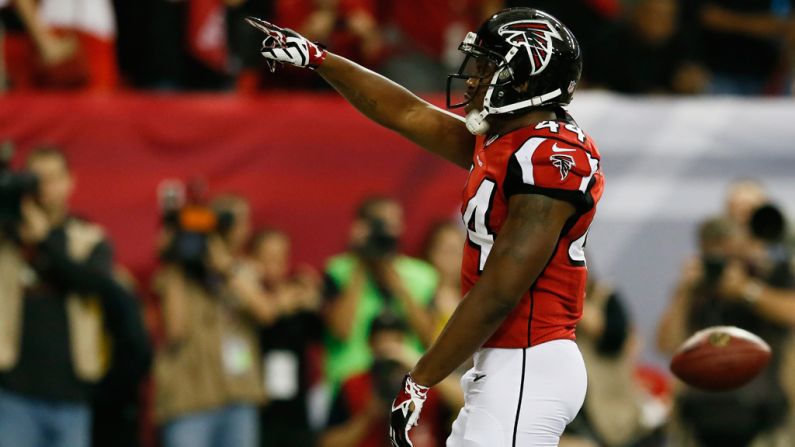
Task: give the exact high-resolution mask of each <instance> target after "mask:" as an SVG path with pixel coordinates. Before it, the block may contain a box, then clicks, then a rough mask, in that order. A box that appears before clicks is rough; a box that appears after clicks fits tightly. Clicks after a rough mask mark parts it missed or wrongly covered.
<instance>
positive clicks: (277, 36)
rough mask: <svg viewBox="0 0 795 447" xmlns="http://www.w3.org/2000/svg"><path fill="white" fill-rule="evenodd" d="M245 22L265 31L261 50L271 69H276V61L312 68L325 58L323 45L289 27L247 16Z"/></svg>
mask: <svg viewBox="0 0 795 447" xmlns="http://www.w3.org/2000/svg"><path fill="white" fill-rule="evenodd" d="M246 22H248V23H249V25H251V26H253V27H254V28H257V29H258V30H260V31H262V32H263V33H265V40H263V41H262V50H261V51H262V56H264V57H265V59H267V62H268V68H270V70H271V71H275V70H276V63H280V64H290V65H295V66H296V67H301V68H306V67H309V68H311V69H313V70H314V69H315V68H317V67H319V66H320V64H322V63H323V61H324V60H325V59H326V55H327V54H328V52H327V51H326V50H325V49H324V48H323V47H321V46H320V45H318V44H315V43H313V42H310V41H309V40H307V39H306V38H305V37H304V36H302V35H300V34H298V33H296V32H295V31H293V30H291V29H289V28H279V27H278V26H276V25H274V24H272V23H270V22H266V21H265V20H262V19H258V18H256V17H247V18H246Z"/></svg>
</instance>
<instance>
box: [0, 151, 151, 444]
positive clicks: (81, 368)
mask: <svg viewBox="0 0 795 447" xmlns="http://www.w3.org/2000/svg"><path fill="white" fill-rule="evenodd" d="M26 167H27V169H28V171H30V173H31V174H33V175H35V177H36V179H37V184H38V186H37V187H35V188H31V189H30V190H27V191H20V192H23V194H22V195H21V196H19V198H20V199H21V200H20V201H19V202H20V203H19V209H18V210H17V211H18V212H19V216H16V217H15V216H14V214H16V211H15V212H14V213H8V211H9V210H10V209H11V208H15V207H16V205H15V204H13V203H10V202H13V201H14V200H12V196H13V194H7V191H3V194H4V197H5V199H6V200H7V202H5V203H4V204H3V205H4V208H3V209H4V211H3V216H2V220H3V222H2V224H3V225H2V227H3V231H2V233H0V328H2V329H3V330H2V335H1V336H0V446H1V447H19V446H29V445H31V446H32V445H35V446H68V447H81V446H88V445H89V444H90V424H91V419H92V414H91V413H92V412H91V407H90V400H91V397H92V393H91V391H92V385H94V384H96V383H97V382H99V381H100V379H102V378H103V377H104V375H105V373H106V371H107V368H108V366H109V361H108V360H109V359H108V358H107V356H106V355H105V351H104V349H103V348H104V347H105V346H107V340H105V339H104V337H103V331H107V332H108V333H109V334H110V335H111V336H112V337H113V344H114V345H116V346H119V347H123V348H125V349H126V350H127V351H126V352H125V356H126V357H125V358H124V359H115V360H114V362H117V361H118V362H120V363H119V364H125V365H126V366H127V367H128V368H129V369H128V371H126V373H127V374H126V375H125V379H126V381H125V386H126V387H135V386H136V385H137V383H138V381H139V380H140V378H141V377H142V376H143V374H145V372H146V370H147V367H148V361H149V347H148V342H147V339H146V334H145V333H144V330H143V326H142V324H141V319H140V312H139V310H138V309H137V303H136V301H135V299H134V297H132V296H131V295H130V294H129V293H127V292H126V291H125V290H124V289H123V288H122V287H121V286H119V285H118V283H116V282H115V281H114V280H113V279H112V275H111V250H110V246H109V245H108V243H107V241H106V240H105V237H104V233H103V231H102V229H101V228H100V227H98V226H96V225H94V224H91V223H89V222H86V221H84V220H82V219H79V218H77V217H74V216H72V215H71V214H70V212H69V197H70V196H71V193H72V190H73V188H74V179H73V177H72V175H71V173H70V171H69V165H68V163H67V160H66V158H65V156H64V155H63V153H61V152H60V151H58V150H57V149H52V148H42V149H37V150H34V151H33V152H31V153H30V155H29V156H28V158H27V163H26ZM3 175H5V176H6V177H5V178H6V179H9V178H11V177H9V176H13V175H15V174H14V173H7V172H4V173H3ZM16 175H18V176H21V175H22V174H16ZM18 178H20V177H18ZM14 183H15V182H13V181H11V182H4V187H8V186H9V184H11V185H13V184H14ZM17 184H20V183H19V182H17ZM7 205H13V206H11V207H10V208H7V207H6V206H7ZM117 383H118V382H117Z"/></svg>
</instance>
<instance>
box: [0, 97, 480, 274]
mask: <svg viewBox="0 0 795 447" xmlns="http://www.w3.org/2000/svg"><path fill="white" fill-rule="evenodd" d="M6 139H10V140H12V141H13V142H15V143H16V144H17V146H18V147H19V148H20V150H21V151H20V153H18V154H17V162H20V161H21V159H22V158H23V157H24V154H25V152H26V151H28V150H30V148H31V147H34V146H36V145H40V144H55V145H57V146H60V147H61V148H63V149H64V150H65V151H66V153H67V155H68V157H69V159H70V161H71V164H72V167H73V170H74V171H75V173H76V176H77V191H76V194H75V197H74V200H73V205H74V209H75V210H76V211H77V212H78V213H80V214H83V215H86V216H88V217H89V218H91V219H93V220H95V221H97V222H99V223H101V224H102V225H104V226H105V227H106V228H107V229H108V231H109V233H110V235H111V237H112V238H113V241H114V243H115V246H116V249H117V259H119V260H120V261H121V262H122V263H123V264H125V265H127V266H128V267H129V268H131V269H132V270H133V271H134V272H135V273H137V274H138V275H139V277H143V276H145V274H146V273H147V272H148V271H149V270H150V269H151V267H152V266H153V265H154V262H155V235H156V231H157V226H158V221H159V220H158V219H159V215H158V206H157V196H156V190H157V186H158V184H159V183H160V182H161V181H162V180H163V179H166V178H181V179H187V178H189V177H192V176H196V175H202V176H204V177H205V178H206V179H207V181H208V182H209V185H210V188H211V191H212V192H215V193H220V192H237V193H240V194H242V195H244V196H245V197H247V198H248V199H249V200H250V201H251V202H252V206H253V210H254V219H255V223H256V224H258V225H266V224H267V225H272V226H277V227H280V228H284V229H285V230H287V232H288V233H289V234H290V235H291V236H292V238H293V241H294V258H295V259H296V261H298V262H309V263H312V264H314V265H316V266H320V265H322V262H323V260H324V259H325V258H326V257H328V256H329V255H332V254H334V253H336V252H339V251H341V250H343V249H344V248H345V243H346V239H347V234H348V225H349V224H350V221H351V217H352V214H353V210H354V207H355V205H356V203H357V202H358V201H359V200H360V199H362V198H363V197H365V196H367V195H370V194H375V193H385V194H389V195H393V196H395V197H396V198H398V199H399V200H400V201H401V202H402V203H403V204H404V206H405V208H406V217H407V228H408V234H407V236H406V238H405V247H406V248H407V249H408V250H409V251H412V252H415V253H416V252H417V251H418V249H419V245H420V244H421V241H422V238H423V236H424V232H425V231H426V230H427V228H428V225H429V224H430V223H432V222H433V221H435V220H437V219H441V218H448V217H453V216H454V215H455V213H456V212H457V209H458V206H459V200H460V190H461V188H462V187H463V183H464V181H465V178H466V172H465V171H464V170H462V169H460V168H458V167H456V166H454V165H452V164H450V163H448V162H445V161H444V160H442V159H439V158H437V157H435V156H434V155H431V154H428V153H425V152H424V151H422V150H421V149H419V148H417V147H416V146H414V145H413V144H411V143H409V142H407V141H406V140H404V139H403V138H401V137H400V136H399V135H397V134H395V133H393V132H390V131H388V130H385V129H382V128H380V127H378V126H377V125H375V124H373V123H371V122H369V121H368V120H367V119H366V118H364V117H363V116H361V115H360V114H359V113H358V112H357V111H356V110H354V109H353V108H352V107H351V106H349V105H347V104H346V103H345V102H344V101H343V100H341V99H340V98H338V97H336V96H333V95H321V96H313V95H295V94H292V95H287V94H284V95H278V96H277V95H273V96H268V97H259V98H247V97H237V96H165V95H164V96H142V95H130V96H71V95H42V96H27V95H26V96H15V95H9V96H5V97H2V98H0V140H6Z"/></svg>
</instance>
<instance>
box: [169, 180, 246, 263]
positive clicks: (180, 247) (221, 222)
mask: <svg viewBox="0 0 795 447" xmlns="http://www.w3.org/2000/svg"><path fill="white" fill-rule="evenodd" d="M158 195H159V198H160V207H161V212H162V222H163V225H164V226H165V227H166V228H167V229H169V230H171V231H172V237H171V239H170V241H169V243H168V245H167V246H166V247H165V249H164V250H163V252H162V254H161V257H162V259H163V260H165V261H169V262H174V263H177V264H180V265H182V266H183V268H185V270H186V272H188V273H189V274H192V275H193V276H195V277H198V278H203V277H204V276H205V275H206V273H207V272H206V267H205V257H206V255H207V240H208V238H209V236H210V235H212V234H220V235H223V234H225V233H226V232H227V231H229V229H230V228H231V227H232V225H233V224H234V215H233V214H232V213H216V212H215V211H214V210H212V209H211V208H210V207H209V206H208V200H207V188H206V185H205V183H204V182H203V181H201V180H193V181H191V182H190V183H189V184H188V185H187V187H186V186H185V184H183V183H182V182H180V181H179V180H167V181H164V182H163V183H161V185H160V187H159V193H158Z"/></svg>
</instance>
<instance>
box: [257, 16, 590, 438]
mask: <svg viewBox="0 0 795 447" xmlns="http://www.w3.org/2000/svg"><path fill="white" fill-rule="evenodd" d="M249 21H250V23H251V24H252V25H253V26H255V27H257V28H259V29H260V30H261V31H262V32H263V33H265V40H264V41H263V49H262V54H263V56H264V57H265V58H266V59H267V61H268V63H269V65H270V66H271V69H274V68H275V66H276V64H279V63H281V64H292V65H296V66H299V67H307V68H310V69H314V70H315V71H316V72H317V73H318V74H319V75H320V76H322V77H323V78H324V79H325V80H326V81H327V82H328V83H329V84H331V85H332V86H333V87H334V88H335V89H336V90H337V91H338V92H339V93H340V94H341V95H342V96H343V97H345V99H347V100H348V101H349V102H350V103H351V104H353V106H354V107H356V108H357V109H359V110H360V111H361V112H362V113H363V114H365V115H366V116H367V117H369V118H370V119H372V120H373V121H375V122H377V123H378V124H381V125H382V126H385V127H387V128H389V129H392V130H394V131H396V132H399V133H400V134H402V135H403V136H405V137H406V138H408V139H409V140H411V141H413V142H415V143H417V144H418V145H420V146H422V147H424V148H425V149H427V150H429V151H431V152H433V153H435V154H438V155H440V156H442V157H444V158H446V159H447V160H449V161H451V162H453V163H455V164H457V165H459V166H461V167H462V168H464V169H468V170H469V179H468V180H467V183H466V184H465V185H464V193H463V204H462V207H461V212H462V216H463V221H464V224H465V225H466V226H467V229H468V241H467V244H466V248H465V253H464V261H463V265H462V279H463V292H464V294H465V295H464V298H463V300H462V301H461V303H460V304H459V306H458V308H457V309H456V311H455V313H454V314H453V316H452V317H451V318H450V320H449V322H448V323H447V326H446V327H445V329H444V330H443V331H442V333H441V334H440V335H439V337H438V338H437V340H436V341H435V342H434V344H433V345H432V346H431V347H430V349H429V350H428V351H427V353H426V354H425V355H424V356H423V357H422V358H421V359H420V360H419V362H418V363H417V365H416V366H415V367H414V369H413V370H411V371H410V372H409V374H407V375H406V377H405V379H404V381H403V388H402V390H401V391H400V393H399V394H398V396H397V397H396V398H395V400H394V402H393V403H392V409H391V411H392V413H391V418H390V424H391V427H390V438H391V440H392V444H393V445H394V446H398V447H403V446H411V445H412V443H411V440H410V430H411V427H412V426H414V425H416V424H417V422H418V420H419V416H420V411H421V409H422V404H423V401H424V399H425V396H426V393H427V391H428V389H429V387H432V386H434V385H435V384H437V383H438V382H439V381H441V380H442V379H443V378H445V377H446V376H447V375H448V374H450V373H451V372H452V371H453V370H454V369H456V368H457V367H458V366H459V365H461V364H462V363H463V362H464V361H465V360H467V359H468V358H469V357H472V356H473V355H474V367H473V368H472V369H471V370H470V371H469V372H467V373H466V374H465V376H464V377H463V379H462V381H461V382H462V386H463V388H464V391H465V395H466V403H465V406H464V408H463V409H462V410H461V412H460V414H459V415H458V418H457V419H456V421H455V423H454V425H453V430H452V434H451V435H450V438H449V439H448V442H447V445H448V446H453V447H457V446H489V447H493V446H500V447H501V446H519V445H520V446H523V447H528V446H556V445H558V441H559V438H560V435H561V433H562V432H563V430H564V428H565V427H566V425H567V424H568V423H569V422H570V421H571V420H572V419H573V418H574V416H575V415H576V414H577V412H578V410H579V409H580V406H581V405H582V402H583V399H584V397H585V389H586V375H585V366H584V364H583V360H582V356H581V355H580V352H579V350H578V349H577V346H576V344H575V343H574V342H573V339H574V338H575V337H574V328H575V326H576V324H577V321H578V320H579V319H580V316H581V313H582V305H583V296H584V293H585V283H586V276H587V271H586V267H585V255H584V250H583V249H584V246H585V239H586V236H587V234H588V228H589V227H590V225H591V222H592V220H593V217H594V213H595V206H596V203H597V202H598V201H599V198H600V197H601V195H602V190H603V176H602V171H601V167H600V156H599V151H598V150H597V148H596V146H595V144H594V143H593V141H592V140H591V138H590V137H589V136H588V135H587V134H586V133H585V132H583V131H582V130H581V129H580V128H579V127H578V126H577V125H576V123H575V122H574V121H573V120H572V118H571V117H570V116H569V115H568V114H567V113H566V112H565V111H564V109H563V106H565V105H567V104H568V103H569V102H570V100H571V98H572V96H573V94H574V91H575V89H576V87H577V82H578V81H579V78H580V72H581V71H582V54H581V52H580V47H579V45H578V43H577V40H576V39H575V37H574V35H573V34H572V33H571V31H569V29H568V28H566V26H565V25H563V24H562V23H561V22H559V21H558V20H557V19H555V18H554V17H552V16H550V15H549V14H546V13H544V12H542V11H539V10H535V9H531V8H513V9H507V10H503V11H501V12H499V13H497V14H495V15H494V16H492V17H491V18H489V19H488V20H487V21H486V22H485V23H484V24H483V25H482V26H481V28H480V29H479V30H478V31H477V33H472V32H471V33H469V34H468V35H467V36H466V38H465V39H464V41H463V42H462V43H461V45H460V47H459V49H460V50H461V51H462V52H463V53H464V55H465V60H464V62H463V64H462V66H461V69H460V70H459V72H458V73H457V74H454V75H451V76H449V78H448V86H447V102H448V107H450V108H455V107H464V110H465V111H466V113H467V115H466V119H463V118H460V117H458V116H456V115H454V114H452V113H449V112H446V111H444V110H442V109H439V108H437V107H435V106H433V105H431V104H429V103H427V102H426V101H424V100H422V99H420V98H418V97H417V96H415V95H413V94H412V93H410V92H409V91H407V90H406V89H404V88H402V87H401V86H399V85H397V84H395V83H393V82H391V81H389V80H388V79H386V78H384V77H382V76H380V75H378V74H376V73H373V72H372V71H369V70H367V69H365V68H363V67H361V66H359V65H357V64H355V63H353V62H351V61H349V60H346V59H344V58H341V57H339V56H336V55H334V54H333V53H331V52H329V51H326V50H325V49H324V48H323V47H321V46H320V45H318V44H315V43H312V42H310V41H308V40H307V39H305V38H303V37H302V36H300V35H299V34H297V33H296V32H294V31H292V30H289V29H282V28H279V27H278V26H276V25H273V24H271V23H268V22H265V21H262V20H259V19H253V18H252V19H249ZM456 81H460V82H463V83H464V84H465V87H466V88H465V91H464V95H463V98H462V101H460V102H456V103H454V101H453V95H454V92H455V88H454V86H453V84H454V83H455V82H456Z"/></svg>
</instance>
